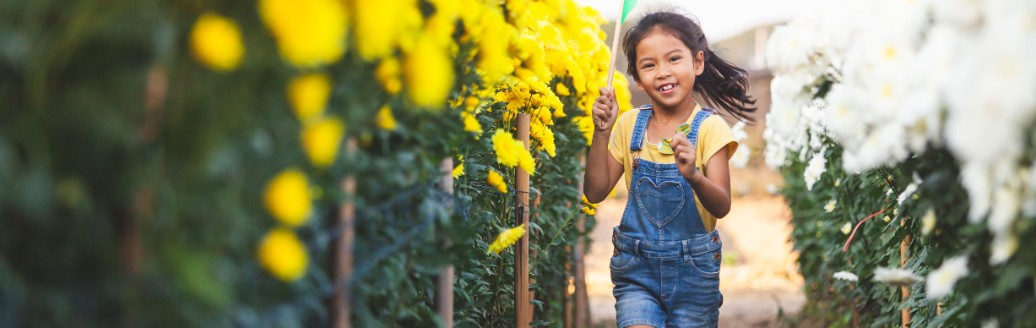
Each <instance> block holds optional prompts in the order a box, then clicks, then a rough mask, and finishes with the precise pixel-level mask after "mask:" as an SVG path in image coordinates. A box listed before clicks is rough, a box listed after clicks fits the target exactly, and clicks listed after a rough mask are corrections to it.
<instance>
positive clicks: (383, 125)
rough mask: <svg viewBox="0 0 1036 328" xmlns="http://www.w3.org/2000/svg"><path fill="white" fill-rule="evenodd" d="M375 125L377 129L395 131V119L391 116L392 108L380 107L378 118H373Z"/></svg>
mask: <svg viewBox="0 0 1036 328" xmlns="http://www.w3.org/2000/svg"><path fill="white" fill-rule="evenodd" d="M374 123H375V125H377V126H378V128H379V129H382V130H386V131H392V130H395V129H396V125H397V123H396V118H395V117H394V116H392V108H390V107H389V106H388V105H384V106H381V109H379V110H378V116H377V117H375V118H374Z"/></svg>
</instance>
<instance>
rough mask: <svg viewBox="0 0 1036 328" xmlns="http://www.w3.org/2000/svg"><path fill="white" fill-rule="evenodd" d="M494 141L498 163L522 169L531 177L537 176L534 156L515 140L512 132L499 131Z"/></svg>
mask: <svg viewBox="0 0 1036 328" xmlns="http://www.w3.org/2000/svg"><path fill="white" fill-rule="evenodd" d="M492 141H493V151H495V152H496V162H497V163H500V164H503V165H505V166H507V167H515V166H518V167H521V168H522V169H523V170H525V171H526V172H529V175H535V174H536V161H535V160H533V159H532V154H531V153H529V150H528V149H525V144H524V143H523V142H521V141H518V140H515V139H514V137H513V136H511V133H510V132H507V131H504V130H503V129H497V130H496V133H494V134H493V140H492Z"/></svg>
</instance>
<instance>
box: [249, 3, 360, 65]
mask: <svg viewBox="0 0 1036 328" xmlns="http://www.w3.org/2000/svg"><path fill="white" fill-rule="evenodd" d="M259 17H260V18H261V19H262V21H263V24H264V25H266V27H267V28H268V29H269V30H270V32H271V33H272V34H273V37H274V39H276V40H277V48H278V49H279V50H280V53H281V57H284V59H286V60H287V61H288V62H289V63H291V64H292V65H294V66H296V67H314V66H320V65H324V64H330V63H334V62H336V61H338V60H339V59H341V58H342V55H343V54H345V45H346V41H347V40H346V34H347V32H348V29H347V28H348V21H347V19H348V16H347V15H346V14H345V6H344V5H343V3H342V1H339V0H259Z"/></svg>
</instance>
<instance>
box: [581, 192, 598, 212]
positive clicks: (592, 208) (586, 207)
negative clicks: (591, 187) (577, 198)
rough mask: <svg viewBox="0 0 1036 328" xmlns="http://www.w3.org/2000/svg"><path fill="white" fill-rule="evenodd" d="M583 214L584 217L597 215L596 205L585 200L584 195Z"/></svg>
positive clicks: (584, 196)
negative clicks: (584, 214)
mask: <svg viewBox="0 0 1036 328" xmlns="http://www.w3.org/2000/svg"><path fill="white" fill-rule="evenodd" d="M582 211H583V213H586V215H594V214H597V204H594V203H591V202H590V200H589V199H586V195H583V208H582Z"/></svg>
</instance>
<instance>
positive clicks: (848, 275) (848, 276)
mask: <svg viewBox="0 0 1036 328" xmlns="http://www.w3.org/2000/svg"><path fill="white" fill-rule="evenodd" d="M831 276H832V277H834V278H835V279H838V280H845V281H852V282H857V281H860V277H857V276H856V274H853V273H852V272H848V271H838V272H835V274H833V275H831Z"/></svg>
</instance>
